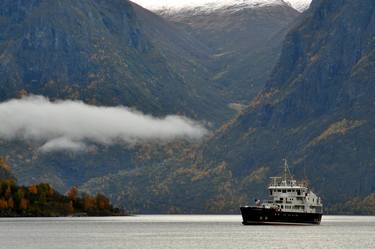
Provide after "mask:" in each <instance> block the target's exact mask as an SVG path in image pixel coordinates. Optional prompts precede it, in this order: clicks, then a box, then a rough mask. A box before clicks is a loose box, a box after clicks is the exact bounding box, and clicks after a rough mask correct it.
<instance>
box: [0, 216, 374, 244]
mask: <svg viewBox="0 0 375 249" xmlns="http://www.w3.org/2000/svg"><path fill="white" fill-rule="evenodd" d="M0 248H4V249H5V248H6V249H24V248H25V249H81V248H82V249H120V248H121V249H123V248H129V249H141V248H142V249H143V248H153V249H159V248H160V249H169V248H170V249H176V248H181V249H187V248H194V249H198V248H204V249H221V248H267V249H272V248H288V249H289V248H298V249H300V248H311V249H312V248H314V249H315V248H340V249H341V248H344V249H345V248H375V217H359V216H324V217H323V221H322V224H321V225H320V226H243V225H242V224H241V217H240V216H237V215H230V216H227V215H221V216H220V215H145V216H135V217H114V218H31V219H24V218H20V219H0Z"/></svg>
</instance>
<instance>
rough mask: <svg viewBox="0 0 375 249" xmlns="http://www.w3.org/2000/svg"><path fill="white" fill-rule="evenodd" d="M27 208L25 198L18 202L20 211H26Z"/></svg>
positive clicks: (27, 202) (27, 203)
mask: <svg viewBox="0 0 375 249" xmlns="http://www.w3.org/2000/svg"><path fill="white" fill-rule="evenodd" d="M28 207H29V201H28V200H26V199H25V198H22V199H21V200H20V209H22V210H26V209H28Z"/></svg>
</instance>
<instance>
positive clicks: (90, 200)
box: [83, 195, 96, 211]
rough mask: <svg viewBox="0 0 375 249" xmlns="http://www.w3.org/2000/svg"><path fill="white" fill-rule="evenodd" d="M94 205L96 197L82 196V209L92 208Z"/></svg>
mask: <svg viewBox="0 0 375 249" xmlns="http://www.w3.org/2000/svg"><path fill="white" fill-rule="evenodd" d="M95 207H96V199H95V198H94V197H91V196H88V195H87V196H84V197H83V209H84V210H85V211H87V210H90V209H94V208H95Z"/></svg>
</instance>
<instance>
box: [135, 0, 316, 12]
mask: <svg viewBox="0 0 375 249" xmlns="http://www.w3.org/2000/svg"><path fill="white" fill-rule="evenodd" d="M133 2H135V3H137V4H139V5H141V6H143V7H144V8H146V9H149V10H153V11H163V10H164V11H165V10H168V11H171V12H179V11H187V10H189V9H200V10H201V11H206V12H207V11H208V12H209V11H215V10H217V9H222V8H226V7H239V8H252V7H262V6H267V5H281V4H285V3H287V4H289V5H291V6H292V7H293V8H295V9H296V10H298V11H301V12H302V11H304V10H306V9H307V8H308V7H309V6H310V3H311V0H216V1H215V0H190V1H187V0H180V1H178V0H133Z"/></svg>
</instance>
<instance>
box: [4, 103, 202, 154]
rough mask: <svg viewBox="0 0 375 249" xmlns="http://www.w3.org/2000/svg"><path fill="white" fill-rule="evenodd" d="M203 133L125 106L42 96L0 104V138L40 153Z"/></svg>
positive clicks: (181, 120)
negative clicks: (32, 145) (32, 144)
mask: <svg viewBox="0 0 375 249" xmlns="http://www.w3.org/2000/svg"><path fill="white" fill-rule="evenodd" d="M206 134H207V130H206V129H205V128H204V127H203V126H202V125H201V124H199V123H197V122H195V121H193V120H191V119H188V118H185V117H182V116H167V117H164V118H156V117H153V116H150V115H145V114H143V113H141V112H138V111H135V110H132V109H129V108H127V107H123V106H121V107H98V106H92V105H88V104H85V103H83V102H80V101H69V100H68V101H55V102H52V101H50V100H49V99H48V98H45V97H42V96H31V97H25V98H22V99H13V100H10V101H7V102H3V103H0V138H2V139H7V140H14V139H22V140H29V141H30V140H32V141H41V142H42V143H43V145H42V146H41V147H40V151H42V152H50V151H60V150H71V151H84V150H86V149H87V148H88V146H89V145H90V144H104V145H111V144H116V143H126V144H138V143H145V142H151V141H152V142H153V141H155V142H158V141H161V142H168V141H172V140H174V139H200V138H202V137H203V136H204V135H206Z"/></svg>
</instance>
